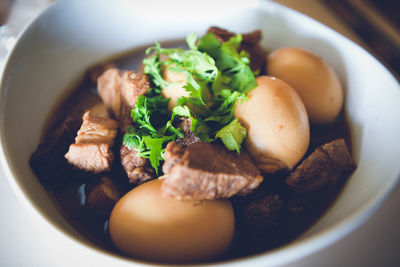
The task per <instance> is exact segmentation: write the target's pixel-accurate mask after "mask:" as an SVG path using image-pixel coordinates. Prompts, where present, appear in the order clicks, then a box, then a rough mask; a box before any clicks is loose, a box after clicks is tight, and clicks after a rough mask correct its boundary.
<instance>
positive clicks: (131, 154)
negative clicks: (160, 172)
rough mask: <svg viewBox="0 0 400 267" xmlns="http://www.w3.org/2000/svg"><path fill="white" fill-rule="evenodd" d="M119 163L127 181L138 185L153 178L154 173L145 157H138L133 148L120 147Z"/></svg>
mask: <svg viewBox="0 0 400 267" xmlns="http://www.w3.org/2000/svg"><path fill="white" fill-rule="evenodd" d="M120 157H121V165H122V167H123V168H124V170H125V172H126V175H127V176H128V179H129V183H130V184H133V185H139V184H141V183H144V182H146V181H149V180H152V179H154V178H155V176H156V174H155V172H154V169H153V168H152V167H151V165H150V162H149V160H148V159H147V158H143V157H139V156H138V152H137V151H136V150H135V149H134V148H128V147H126V146H124V145H122V146H121V149H120Z"/></svg>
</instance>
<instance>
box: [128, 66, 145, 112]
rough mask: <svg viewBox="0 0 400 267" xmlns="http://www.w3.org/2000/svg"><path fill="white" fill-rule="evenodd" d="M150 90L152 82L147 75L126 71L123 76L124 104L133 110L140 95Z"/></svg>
mask: <svg viewBox="0 0 400 267" xmlns="http://www.w3.org/2000/svg"><path fill="white" fill-rule="evenodd" d="M149 89H150V82H149V79H148V78H147V76H146V75H144V74H142V73H135V72H133V71H126V72H125V73H124V74H123V75H122V83H121V96H122V99H123V102H124V103H125V104H126V105H127V106H129V107H130V108H133V107H134V106H135V104H136V101H137V99H138V97H139V96H140V95H144V94H146V93H147V92H148V91H149Z"/></svg>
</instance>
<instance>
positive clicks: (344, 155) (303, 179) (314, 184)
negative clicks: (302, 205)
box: [286, 139, 356, 193]
mask: <svg viewBox="0 0 400 267" xmlns="http://www.w3.org/2000/svg"><path fill="white" fill-rule="evenodd" d="M355 167H356V165H355V163H354V161H353V159H352V157H351V155H350V152H349V150H348V148H347V146H346V143H345V141H344V140H343V139H337V140H334V141H332V142H329V143H327V144H324V145H321V146H319V147H317V149H316V150H315V151H314V152H313V153H311V154H310V155H309V156H308V157H307V158H306V159H305V160H304V161H303V162H302V163H301V164H300V165H299V166H298V167H297V168H296V169H295V170H293V171H292V172H291V173H290V175H289V176H288V177H287V178H286V183H287V184H288V185H289V186H290V187H291V188H292V189H293V191H295V192H297V193H307V192H312V191H316V190H319V189H321V188H323V187H325V186H326V185H336V184H337V182H338V180H339V178H340V176H341V175H342V174H344V173H350V172H352V171H354V169H355Z"/></svg>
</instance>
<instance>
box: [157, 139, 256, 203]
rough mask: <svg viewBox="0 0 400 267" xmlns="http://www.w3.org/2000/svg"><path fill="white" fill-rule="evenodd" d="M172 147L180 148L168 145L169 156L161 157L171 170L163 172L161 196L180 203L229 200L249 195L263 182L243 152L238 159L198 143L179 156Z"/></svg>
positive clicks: (234, 155) (223, 151)
mask: <svg viewBox="0 0 400 267" xmlns="http://www.w3.org/2000/svg"><path fill="white" fill-rule="evenodd" d="M173 146H179V145H178V144H176V143H175V142H171V143H169V144H168V145H167V150H168V151H171V153H170V154H166V156H165V157H164V160H165V163H164V164H167V165H170V167H169V168H164V169H167V170H168V172H167V178H166V179H165V181H164V183H163V185H162V188H161V190H162V193H163V195H168V196H172V197H175V198H176V199H181V200H203V199H217V198H229V197H231V196H233V195H236V194H237V195H246V194H248V193H250V192H251V191H252V190H254V189H255V188H257V187H258V185H259V184H260V183H261V182H262V180H263V178H262V176H261V175H260V172H259V170H258V169H257V168H256V167H255V165H254V163H253V162H252V161H251V159H250V157H249V156H248V155H247V154H246V152H244V151H243V152H241V153H240V155H238V154H237V153H235V152H230V151H228V150H226V149H225V148H224V147H221V146H218V145H213V144H210V143H203V142H200V143H194V144H191V145H189V146H188V147H187V148H186V150H185V151H184V153H183V154H182V151H180V150H179V149H175V148H174V147H173ZM173 151H177V153H173ZM177 157H179V160H177ZM171 161H173V162H176V163H175V164H171Z"/></svg>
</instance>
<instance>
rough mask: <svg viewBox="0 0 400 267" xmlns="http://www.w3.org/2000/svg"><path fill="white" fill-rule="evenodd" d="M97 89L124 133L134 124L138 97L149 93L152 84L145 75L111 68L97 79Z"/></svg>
mask: <svg viewBox="0 0 400 267" xmlns="http://www.w3.org/2000/svg"><path fill="white" fill-rule="evenodd" d="M97 88H98V92H99V94H100V97H101V98H102V100H103V102H104V104H105V105H106V107H107V109H108V110H109V112H110V113H111V114H112V115H113V117H114V118H115V119H117V120H118V121H119V123H120V128H121V130H123V131H124V130H125V129H126V127H127V126H129V125H131V123H132V122H131V121H132V120H131V117H130V114H131V109H132V108H133V107H134V106H135V103H136V101H137V99H138V97H139V96H140V95H144V94H146V93H147V91H148V90H149V88H150V82H149V80H148V78H147V76H146V75H144V74H140V73H135V72H133V71H125V72H121V71H119V70H118V69H116V68H111V69H108V70H107V71H105V72H104V73H103V74H102V75H101V76H100V77H99V78H98V79H97Z"/></svg>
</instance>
